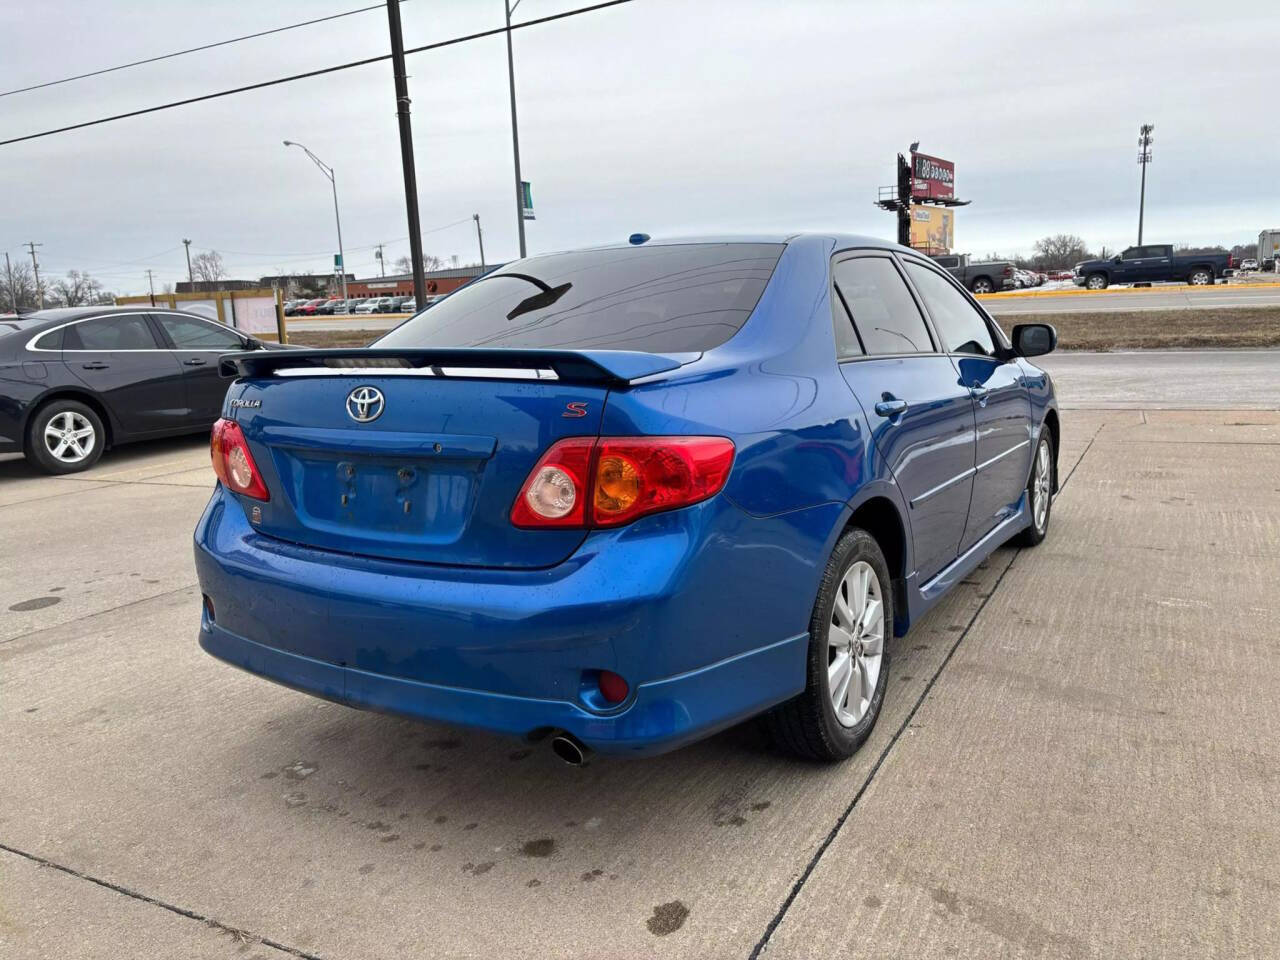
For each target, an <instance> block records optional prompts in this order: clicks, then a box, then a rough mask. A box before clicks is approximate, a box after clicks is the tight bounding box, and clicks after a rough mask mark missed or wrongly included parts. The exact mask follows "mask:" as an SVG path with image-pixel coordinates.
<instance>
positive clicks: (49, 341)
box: [32, 327, 65, 350]
mask: <svg viewBox="0 0 1280 960" xmlns="http://www.w3.org/2000/svg"><path fill="white" fill-rule="evenodd" d="M64 329H65V328H63V327H59V328H58V329H57V330H50V331H49V332H48V333H46V334H45V335H44V336H43V337H41V338H40V339H39V340H37V341H36V342H35V343H33V344H32V346H33V347H35V348H36V349H37V350H61V349H62V331H63V330H64Z"/></svg>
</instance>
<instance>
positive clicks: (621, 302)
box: [372, 243, 783, 353]
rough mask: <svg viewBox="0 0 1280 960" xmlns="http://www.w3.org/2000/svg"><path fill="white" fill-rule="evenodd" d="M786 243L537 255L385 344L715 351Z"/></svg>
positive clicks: (462, 293)
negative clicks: (714, 348)
mask: <svg viewBox="0 0 1280 960" xmlns="http://www.w3.org/2000/svg"><path fill="white" fill-rule="evenodd" d="M782 249H783V245H782V244H779V243H691V244H671V245H658V246H652V247H643V246H640V247H624V248H617V249H609V250H585V251H581V252H576V253H559V254H552V255H549V256H543V257H531V258H529V259H527V260H521V261H520V262H518V263H515V264H512V265H511V266H510V267H504V268H503V269H501V270H498V271H496V272H494V273H492V274H488V275H486V276H485V277H483V278H482V279H480V280H477V281H475V282H474V283H472V284H470V285H469V286H466V287H463V288H462V289H461V290H459V291H457V292H456V293H453V294H451V295H450V296H448V297H446V298H445V299H443V300H441V301H440V302H438V303H436V304H435V305H434V306H432V307H431V309H430V310H427V311H425V312H423V313H420V314H418V315H417V316H416V317H414V318H412V319H411V320H408V321H406V322H405V323H403V324H402V325H400V326H399V327H397V328H396V329H395V330H393V331H391V332H390V333H388V334H387V335H386V336H385V337H383V338H382V339H381V340H377V341H375V342H374V343H373V344H372V346H375V347H378V348H396V347H406V348H415V349H416V348H430V347H525V348H565V349H571V350H589V349H597V350H598V349H609V350H644V351H648V352H654V353H685V352H697V351H702V350H710V349H711V348H712V347H717V346H719V345H720V344H722V343H724V342H725V341H726V340H728V339H729V338H730V337H732V336H733V335H734V334H735V333H737V332H738V330H739V329H741V327H742V325H743V324H744V323H745V322H746V320H747V317H748V316H750V314H751V311H752V310H753V309H755V305H756V303H757V301H759V299H760V295H761V294H762V293H763V292H764V288H765V285H766V284H767V283H768V282H769V277H770V276H772V274H773V268H774V267H775V266H776V265H777V263H778V258H779V257H780V256H781V255H782Z"/></svg>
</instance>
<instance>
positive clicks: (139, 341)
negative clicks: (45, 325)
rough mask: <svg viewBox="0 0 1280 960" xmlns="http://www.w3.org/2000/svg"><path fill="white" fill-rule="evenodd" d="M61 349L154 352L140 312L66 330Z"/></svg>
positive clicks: (75, 325)
mask: <svg viewBox="0 0 1280 960" xmlns="http://www.w3.org/2000/svg"><path fill="white" fill-rule="evenodd" d="M62 348H63V349H64V350H155V349H156V340H155V337H153V336H152V335H151V328H150V327H149V326H147V319H146V317H144V316H143V315H142V314H140V313H126V314H124V315H117V316H110V317H97V318H95V319H93V320H86V321H84V323H76V324H72V325H71V326H69V327H67V328H66V333H65V334H64V339H63V342H62Z"/></svg>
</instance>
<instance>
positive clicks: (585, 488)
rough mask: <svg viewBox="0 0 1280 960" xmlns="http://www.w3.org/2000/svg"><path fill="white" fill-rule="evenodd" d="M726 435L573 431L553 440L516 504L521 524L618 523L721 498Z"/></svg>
mask: <svg viewBox="0 0 1280 960" xmlns="http://www.w3.org/2000/svg"><path fill="white" fill-rule="evenodd" d="M733 452H734V448H733V441H732V440H727V439H725V438H724V437H601V438H599V439H592V438H590V437H573V438H570V439H568V440H561V441H559V442H558V443H556V444H553V445H552V447H551V449H550V450H548V451H547V452H546V454H544V455H543V457H542V459H541V460H539V461H538V463H537V464H536V465H535V466H534V468H533V470H532V471H531V472H530V474H529V478H528V479H527V480H526V481H525V483H524V486H523V487H522V488H521V490H520V495H519V496H518V497H517V498H516V502H515V505H514V506H513V507H512V508H511V522H512V523H513V524H515V525H516V526H517V527H616V526H620V525H622V524H624V523H630V522H631V521H632V520H635V519H637V518H639V517H642V516H644V515H645V514H649V513H658V512H659V511H662V510H674V509H676V508H677V507H686V506H689V505H690V504H693V503H697V502H698V501H700V500H706V499H707V498H709V497H713V496H715V495H716V494H717V493H719V492H720V490H721V488H722V487H724V484H725V481H726V480H727V479H728V477H729V468H730V467H731V466H732V465H733Z"/></svg>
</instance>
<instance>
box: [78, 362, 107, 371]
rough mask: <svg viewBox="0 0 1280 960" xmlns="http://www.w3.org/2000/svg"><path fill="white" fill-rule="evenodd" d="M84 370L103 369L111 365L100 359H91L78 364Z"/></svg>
mask: <svg viewBox="0 0 1280 960" xmlns="http://www.w3.org/2000/svg"><path fill="white" fill-rule="evenodd" d="M80 366H81V367H83V368H84V369H85V370H105V369H107V367H109V366H111V364H109V363H103V362H102V361H101V360H92V361H90V362H89V363H82V364H80Z"/></svg>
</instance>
